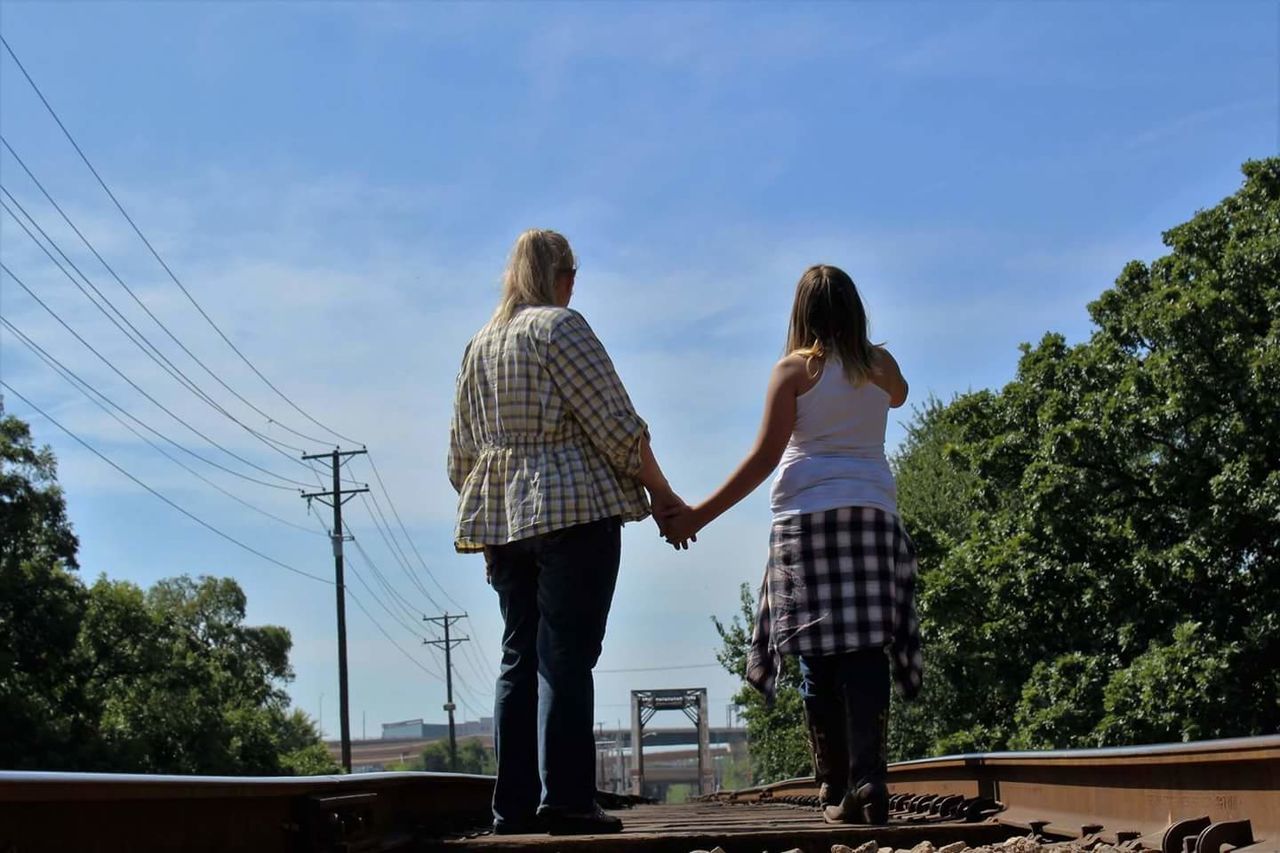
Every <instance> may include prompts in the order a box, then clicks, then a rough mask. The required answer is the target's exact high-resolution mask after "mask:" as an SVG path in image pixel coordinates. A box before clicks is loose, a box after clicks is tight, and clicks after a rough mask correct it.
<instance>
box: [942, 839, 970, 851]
mask: <svg viewBox="0 0 1280 853" xmlns="http://www.w3.org/2000/svg"><path fill="white" fill-rule="evenodd" d="M965 847H966V845H965V843H964V842H963V841H956V842H954V843H952V844H948V845H946V846H945V847H939V848H938V853H960V851H961V850H964V849H965Z"/></svg>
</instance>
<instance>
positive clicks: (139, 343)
mask: <svg viewBox="0 0 1280 853" xmlns="http://www.w3.org/2000/svg"><path fill="white" fill-rule="evenodd" d="M0 193H3V194H4V195H5V196H6V197H7V198H8V199H9V201H11V202H13V204H14V206H16V207H17V208H18V210H19V211H20V212H21V213H22V214H23V215H24V216H25V217H26V218H27V220H28V221H29V222H30V223H31V224H32V225H33V226H35V229H36V230H37V231H39V232H40V236H42V237H44V239H45V240H46V241H47V242H48V243H49V245H50V246H53V248H54V249H56V250H57V252H58V254H59V255H61V256H62V258H63V260H65V261H66V262H67V264H68V265H69V266H70V267H71V268H72V269H73V270H75V271H76V273H77V274H78V275H79V276H80V278H82V279H83V280H84V282H85V284H87V285H88V286H89V288H90V289H91V290H93V292H94V294H96V295H97V297H98V299H101V300H102V301H103V302H104V303H106V305H107V307H109V308H110V309H111V311H113V312H115V315H116V316H118V317H119V318H120V319H119V320H117V319H116V317H113V316H112V315H111V313H110V312H108V311H107V309H106V308H103V307H102V305H99V304H98V302H97V300H95V299H94V298H93V297H92V296H90V295H89V293H88V291H86V290H85V288H84V285H82V284H80V282H78V281H76V279H75V278H74V277H73V276H72V275H71V273H69V272H67V270H66V267H64V266H63V265H62V263H61V262H59V261H58V259H57V258H55V257H54V256H53V254H52V253H51V252H50V251H49V249H48V248H47V247H46V246H45V245H44V244H43V243H41V242H40V241H39V240H38V239H36V236H35V234H33V233H31V229H29V228H28V227H27V226H26V223H24V222H22V220H20V219H19V218H18V217H17V215H16V214H15V213H14V212H13V211H12V210H10V209H9V206H8V205H7V204H5V203H4V201H2V200H0V208H3V209H4V211H5V212H6V213H8V214H9V215H10V216H11V217H13V220H14V221H15V222H17V223H18V227H20V228H21V229H22V230H23V231H24V232H26V235H27V236H28V237H30V238H31V241H32V242H33V243H35V244H36V245H37V246H38V247H39V248H40V250H41V251H42V252H44V254H45V257H47V258H48V259H49V260H50V261H51V262H52V263H53V265H54V266H56V267H57V268H58V270H59V272H61V273H62V274H63V275H64V276H66V278H67V280H68V281H70V282H71V283H72V284H73V285H75V287H76V289H77V290H79V291H80V293H81V295H83V296H84V298H85V299H87V300H89V302H91V303H92V304H93V307H94V308H97V309H98V311H99V312H100V313H101V314H102V315H103V316H104V317H106V318H107V319H108V320H109V321H110V322H111V324H112V325H114V326H115V327H116V329H117V330H118V331H119V332H120V333H121V334H122V335H124V336H125V337H126V338H128V339H129V342H130V343H132V344H133V345H134V346H136V347H138V349H140V350H142V354H143V355H145V356H147V357H148V358H150V359H151V360H152V361H153V362H155V363H156V364H157V365H159V366H160V368H161V369H163V370H164V371H165V372H166V373H168V374H169V376H170V377H172V378H173V379H174V380H175V381H177V383H178V384H179V385H182V386H183V387H184V388H186V389H187V390H188V391H190V392H191V393H192V394H194V395H196V397H198V398H199V399H200V400H201V401H203V402H204V403H206V404H207V405H209V406H210V407H211V408H212V409H213V410H214V411H216V412H218V413H219V414H221V415H224V416H225V417H226V418H228V419H229V420H231V421H232V422H233V423H235V424H236V425H237V426H239V427H240V428H241V429H243V430H245V432H247V433H249V434H250V435H252V436H253V437H254V438H256V439H258V440H259V441H261V442H262V443H263V444H265V445H266V446H267V447H268V449H270V450H272V451H274V452H276V453H279V454H280V455H281V456H283V457H284V458H285V459H288V460H289V461H290V462H294V463H297V462H298V460H297V458H296V457H295V456H292V455H290V454H288V453H286V452H285V451H284V450H282V449H281V448H289V449H290V450H297V451H299V452H301V451H302V448H300V447H293V445H290V444H287V443H285V442H282V441H280V440H279V439H275V438H272V437H271V436H268V435H265V434H263V433H261V432H258V431H257V430H256V429H254V428H253V427H251V426H249V425H248V424H246V423H244V422H243V421H241V420H240V419H239V418H237V417H236V416H235V415H233V414H231V413H230V412H229V411H227V410H226V409H225V408H223V406H222V405H221V404H219V403H218V402H217V401H216V400H214V399H213V398H212V397H211V396H209V395H208V394H207V393H206V392H205V391H204V390H203V389H201V388H200V387H199V386H198V385H196V384H195V382H194V381H193V380H192V379H191V377H189V376H187V374H186V373H184V372H183V371H182V369H181V368H179V367H178V366H177V365H175V364H174V363H173V362H172V361H170V360H169V358H168V357H167V356H165V354H164V353H163V352H161V351H160V350H159V348H157V347H156V345H155V344H153V343H152V342H151V341H150V340H148V339H147V337H146V335H144V334H143V333H142V332H141V331H139V329H138V328H137V327H136V326H134V325H133V323H131V322H130V321H129V318H128V317H126V316H125V315H124V314H123V313H122V312H121V311H120V309H119V308H117V307H116V306H115V304H114V303H112V301H111V300H110V299H108V298H107V296H106V295H105V294H103V292H102V291H101V290H99V289H98V288H97V286H95V285H94V283H93V282H92V281H91V280H90V279H89V277H88V276H86V275H85V274H84V273H83V272H82V271H81V270H80V268H79V267H78V266H76V264H75V262H74V261H72V260H71V259H70V258H69V257H67V254H66V252H64V251H62V248H61V247H60V246H59V245H58V244H57V242H56V241H54V239H53V238H52V237H50V236H49V235H48V233H46V232H45V230H44V229H43V228H41V227H40V224H39V223H38V222H36V220H35V218H34V217H33V216H32V215H31V214H30V213H28V212H27V209H26V208H24V207H23V206H22V204H21V203H20V202H19V201H18V200H17V199H16V198H14V197H13V194H12V193H10V192H9V190H8V189H7V188H6V187H4V186H3V185H0ZM121 321H123V322H124V324H125V326H128V327H129V330H128V331H126V330H125V328H124V326H121V325H120V322H121ZM130 332H132V334H130ZM135 336H136V338H135ZM303 467H307V466H305V465H304V466H303Z"/></svg>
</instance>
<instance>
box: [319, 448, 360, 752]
mask: <svg viewBox="0 0 1280 853" xmlns="http://www.w3.org/2000/svg"><path fill="white" fill-rule="evenodd" d="M365 452H366V451H365V450H364V449H363V448H362V449H360V450H339V449H338V448H336V447H335V448H334V449H333V450H332V451H330V452H329V453H312V454H307V455H304V456H303V457H302V458H303V459H304V460H312V459H327V460H328V461H329V466H330V468H331V469H332V472H333V490H332V491H329V492H304V493H303V495H302V496H303V497H304V498H306V499H307V500H308V501H310V500H313V499H314V500H318V501H320V502H321V503H322V504H325V505H326V506H330V507H333V531H332V532H331V533H330V535H329V538H330V539H332V540H333V575H334V583H335V584H336V586H337V591H338V716H339V718H340V719H341V720H342V769H343V770H345V771H347V772H348V773H350V772H351V718H350V716H349V714H348V710H347V598H346V582H345V581H344V579H343V574H342V543H343V542H344V541H345V540H346V537H344V536H343V534H342V505H343V504H344V503H346V502H347V501H349V500H350V499H351V498H352V497H354V496H355V495H358V494H360V493H361V492H367V491H369V489H368V487H367V486H366V487H362V488H359V489H343V488H342V477H341V476H340V473H341V471H342V466H343V465H344V464H346V462H345V460H347V459H349V458H350V457H352V456H359V455H361V454H363V453H365Z"/></svg>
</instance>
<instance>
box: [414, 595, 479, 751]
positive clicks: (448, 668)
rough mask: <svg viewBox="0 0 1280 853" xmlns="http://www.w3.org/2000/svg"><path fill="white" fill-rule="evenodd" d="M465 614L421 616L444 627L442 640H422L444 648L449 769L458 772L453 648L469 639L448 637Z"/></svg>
mask: <svg viewBox="0 0 1280 853" xmlns="http://www.w3.org/2000/svg"><path fill="white" fill-rule="evenodd" d="M466 618H467V614H465V613H463V614H462V615H461V616H456V615H455V616H450V615H449V614H448V613H445V614H444V615H443V616H423V617H422V621H424V622H439V623H440V624H442V625H444V639H443V640H423V641H422V642H423V644H424V645H428V646H441V647H443V648H444V683H445V689H446V690H447V691H448V701H447V702H445V706H444V709H445V711H447V712H448V713H449V769H450V770H452V771H453V772H455V773H457V772H458V736H457V732H456V730H455V729H454V724H453V712H454V711H455V710H456V709H457V706H456V705H454V704H453V647H454V646H456V645H458V644H460V643H465V642H466V641H467V640H469V639H471V638H470V637H450V636H449V626H450V625H451V624H453V623H454V622H457V621H458V620H459V619H466Z"/></svg>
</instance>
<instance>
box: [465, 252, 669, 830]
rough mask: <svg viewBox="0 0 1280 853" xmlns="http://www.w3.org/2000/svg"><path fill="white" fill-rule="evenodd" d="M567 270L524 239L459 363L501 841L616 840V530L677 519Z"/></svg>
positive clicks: (565, 262)
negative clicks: (484, 600) (488, 652)
mask: <svg viewBox="0 0 1280 853" xmlns="http://www.w3.org/2000/svg"><path fill="white" fill-rule="evenodd" d="M577 270H578V265H577V260H576V259H575V257H574V254H573V250H572V249H571V248H570V246H569V241H568V240H566V239H565V238H564V236H563V235H561V234H558V233H556V232H555V231H545V230H540V229H533V230H529V231H526V232H524V233H523V234H521V235H520V237H519V238H518V239H517V240H516V244H515V247H514V248H513V249H512V251H511V258H510V261H509V263H508V265H507V269H506V273H505V275H504V276H503V282H502V298H501V300H500V301H499V303H498V308H497V310H496V311H495V312H494V315H493V317H492V318H491V319H490V320H489V322H488V323H486V324H485V326H484V327H483V328H482V329H480V331H479V332H477V333H476V335H475V336H474V337H473V338H472V339H471V342H470V343H469V344H467V347H466V351H465V352H464V353H463V357H462V368H461V370H460V371H459V373H458V381H457V390H456V396H455V401H454V410H453V421H452V425H451V428H450V444H449V481H450V482H451V483H452V484H453V487H454V488H455V489H456V490H457V491H458V517H457V527H456V531H455V546H456V548H457V549H458V550H459V551H462V552H475V551H483V552H484V556H485V564H486V570H487V574H488V577H489V580H490V583H491V584H492V585H493V588H494V590H495V591H496V592H497V593H498V603H499V606H500V608H501V610H502V617H503V621H504V629H503V636H502V666H501V670H500V673H499V676H498V681H497V686H496V691H495V694H496V695H495V702H494V705H495V707H494V747H495V749H496V751H497V758H498V778H497V784H496V785H495V787H494V793H493V816H494V819H493V827H494V832H495V833H499V834H513V833H521V832H532V831H535V830H543V829H545V830H548V831H550V832H553V833H566V834H569V833H599V832H617V831H619V830H620V829H621V828H622V822H621V821H620V820H619V819H618V818H616V817H613V816H611V815H606V814H605V813H604V812H602V811H601V810H600V808H599V807H598V806H597V805H596V802H595V738H594V735H593V733H592V720H593V714H594V686H593V682H592V675H591V670H592V668H593V667H594V666H595V664H596V660H597V659H598V658H599V656H600V650H601V644H602V642H603V640H604V633H605V622H606V620H607V617H608V614H609V606H610V603H611V601H612V598H613V590H614V584H615V582H616V581H617V577H618V563H619V560H620V556H621V534H622V525H623V524H624V523H625V522H628V521H639V520H641V519H643V518H645V517H646V516H648V515H649V509H650V501H652V505H653V509H654V511H655V512H656V513H663V514H665V513H666V512H668V511H670V510H672V509H674V508H678V507H680V506H682V505H683V503H682V502H681V501H680V499H679V498H678V497H676V495H675V493H674V492H672V490H671V486H670V485H669V484H668V483H667V480H666V478H665V477H664V476H663V474H662V469H661V468H660V467H659V465H658V461H657V460H656V459H655V458H654V455H653V451H652V449H651V448H650V446H649V430H648V427H647V426H646V425H645V422H644V421H643V420H642V419H641V418H640V416H639V415H637V414H636V411H635V409H634V408H633V407H632V405H631V400H630V398H629V397H628V396H627V392H626V390H625V389H624V388H623V387H622V382H621V380H619V378H618V374H617V372H616V371H615V370H614V367H613V362H611V361H610V360H609V356H608V354H607V353H606V352H605V349H604V346H603V345H601V343H600V341H599V339H598V338H597V337H596V336H595V333H594V332H593V331H592V330H591V327H590V326H589V325H587V321H586V319H585V318H583V316H582V315H581V314H579V313H578V312H576V311H572V310H570V309H569V302H570V300H571V299H572V298H573V293H574V285H575V282H576V278H577ZM646 491H647V493H648V495H647V497H646ZM655 517H656V516H655ZM660 529H661V528H660ZM682 546H683V543H679V544H677V547H682Z"/></svg>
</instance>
